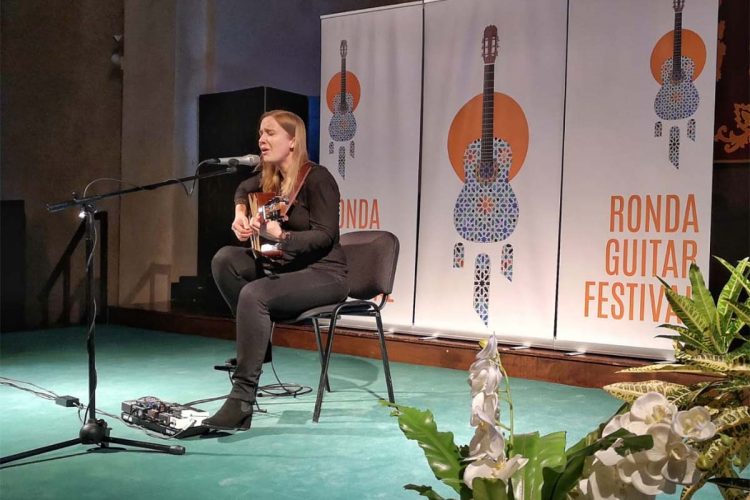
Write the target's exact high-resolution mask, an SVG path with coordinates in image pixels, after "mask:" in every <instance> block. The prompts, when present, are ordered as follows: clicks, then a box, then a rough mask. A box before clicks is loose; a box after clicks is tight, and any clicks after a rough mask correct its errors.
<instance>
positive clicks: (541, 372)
mask: <svg viewBox="0 0 750 500" xmlns="http://www.w3.org/2000/svg"><path fill="white" fill-rule="evenodd" d="M163 309H164V310H153V309H143V308H125V307H112V308H110V321H111V322H112V323H115V324H120V325H126V326H132V327H137V328H145V329H150V330H161V331H167V332H175V333H185V334H190V335H201V336H204V337H212V338H219V339H225V340H234V338H235V333H234V321H233V320H232V319H231V318H222V317H212V316H200V315H193V314H187V313H176V312H171V311H169V310H168V307H165V308H163ZM325 340H326V336H325V335H324V341H325ZM386 342H387V346H388V357H389V359H390V361H395V362H403V363H412V364H417V365H427V366H437V367H440V368H452V369H456V370H467V369H468V368H469V366H470V365H471V363H472V362H473V361H474V358H475V356H476V353H477V352H478V351H479V347H478V345H477V343H476V342H471V341H459V340H443V339H425V338H419V337H414V336H411V335H400V334H389V335H388V336H387V340H386ZM273 344H274V345H276V346H282V347H290V348H294V349H307V350H315V349H317V347H316V345H315V336H314V335H313V330H312V327H308V326H277V327H276V329H275V331H274V336H273ZM333 347H334V349H333V350H334V352H335V353H341V354H350V355H352V356H362V357H366V358H375V359H379V358H380V346H379V342H378V340H377V335H376V333H375V332H374V331H364V330H349V329H341V330H338V329H337V333H336V338H335V341H334V346H333ZM500 350H501V354H502V359H503V365H504V366H505V369H506V370H507V372H508V375H509V376H511V377H521V378H526V379H532V380H541V381H544V382H553V383H558V384H565V385H573V386H578V387H602V386H605V385H607V384H611V383H614V382H624V381H638V380H650V379H655V378H657V379H659V380H666V381H669V382H675V383H680V384H690V383H694V382H697V381H699V380H705V378H699V377H696V376H693V375H689V374H658V376H657V374H626V373H617V371H618V370H623V369H625V368H630V367H633V366H642V365H645V364H648V362H647V361H644V360H642V359H633V358H625V357H616V356H604V355H596V354H584V355H578V356H566V355H565V353H563V352H558V351H553V350H548V349H533V348H529V349H523V350H513V349H510V348H507V347H502V346H501V347H500ZM335 365H336V361H335V359H334V360H333V361H332V364H331V369H332V370H335Z"/></svg>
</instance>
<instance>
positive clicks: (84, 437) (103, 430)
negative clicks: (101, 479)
mask: <svg viewBox="0 0 750 500" xmlns="http://www.w3.org/2000/svg"><path fill="white" fill-rule="evenodd" d="M215 162H216V160H206V161H205V162H202V163H215ZM198 168H200V164H199V165H198ZM235 172H237V163H233V164H232V162H231V161H230V166H229V167H227V168H225V169H223V170H218V171H215V172H208V173H205V174H202V175H193V176H190V177H182V178H180V179H168V180H165V181H162V182H157V183H154V184H148V185H146V186H137V187H133V188H130V189H124V190H121V191H113V192H110V193H105V194H99V195H95V196H89V197H88V198H78V197H77V195H76V194H75V193H73V199H72V200H68V201H63V202H60V203H52V204H47V210H48V211H49V212H50V213H52V212H60V211H62V210H65V209H67V208H70V207H74V206H80V207H81V213H82V215H83V219H84V220H85V224H86V233H85V234H86V288H85V292H86V293H85V295H86V317H87V318H88V324H89V332H88V336H87V339H86V349H87V351H88V361H89V369H88V376H89V404H88V409H87V415H88V418H87V419H86V422H85V423H84V424H83V427H81V430H80V432H79V433H78V437H77V438H75V439H70V440H67V441H61V442H59V443H55V444H51V445H48V446H43V447H41V448H36V449H33V450H29V451H24V452H22V453H17V454H15V455H9V456H7V457H2V458H0V464H5V463H8V462H13V461H15V460H21V459H23V458H28V457H33V456H35V455H40V454H42V453H47V452H49V451H54V450H59V449H61V448H67V447H68V446H74V445H76V444H94V445H97V446H98V447H99V448H93V449H91V450H90V451H99V450H102V449H110V447H109V444H110V443H115V444H121V445H126V446H134V447H138V448H146V449H149V450H154V451H159V452H163V453H169V454H171V455H184V454H185V447H184V446H178V445H174V446H169V445H163V444H156V443H147V442H145V441H134V440H132V439H123V438H117V437H112V436H110V435H109V432H110V430H111V429H110V428H109V427H108V426H107V423H106V422H105V421H104V420H103V419H99V420H97V418H96V345H95V337H96V301H95V299H94V294H93V290H94V271H93V261H94V242H95V240H96V229H95V228H94V214H95V213H96V207H95V205H94V203H95V202H96V201H99V200H102V199H105V198H111V197H113V196H122V195H124V194H129V193H133V192H136V191H150V190H154V189H158V188H160V187H163V186H168V185H170V184H177V183H183V182H187V181H192V180H200V179H206V178H209V177H216V176H219V175H225V174H232V173H235Z"/></svg>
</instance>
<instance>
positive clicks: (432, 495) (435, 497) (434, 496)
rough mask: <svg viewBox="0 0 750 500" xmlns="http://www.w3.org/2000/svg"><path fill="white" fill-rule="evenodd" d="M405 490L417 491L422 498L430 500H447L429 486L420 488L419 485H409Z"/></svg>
mask: <svg viewBox="0 0 750 500" xmlns="http://www.w3.org/2000/svg"><path fill="white" fill-rule="evenodd" d="M404 489H405V490H412V491H416V492H417V493H419V494H420V495H421V496H423V497H427V498H429V499H430V500H445V498H443V497H442V496H440V494H439V493H438V492H437V491H435V490H433V489H432V488H430V487H429V486H420V485H418V484H407V485H406V486H404Z"/></svg>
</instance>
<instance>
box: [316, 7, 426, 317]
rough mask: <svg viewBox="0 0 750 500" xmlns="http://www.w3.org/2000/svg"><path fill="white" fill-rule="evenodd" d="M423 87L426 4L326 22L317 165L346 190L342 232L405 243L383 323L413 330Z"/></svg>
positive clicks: (327, 18) (350, 14)
mask: <svg viewBox="0 0 750 500" xmlns="http://www.w3.org/2000/svg"><path fill="white" fill-rule="evenodd" d="M421 80H422V4H421V2H419V3H415V4H402V5H398V6H393V7H387V8H382V9H372V10H365V11H356V12H347V13H343V14H336V15H332V16H324V17H322V18H321V94H322V95H321V104H320V161H321V163H322V164H323V165H326V166H327V167H328V168H329V170H330V171H331V173H332V174H333V175H334V177H335V178H336V180H337V181H338V184H339V188H340V190H341V197H342V199H341V206H340V220H339V226H340V228H341V232H342V233H345V232H347V231H359V230H367V229H383V230H388V231H391V232H393V233H394V234H396V236H398V238H399V241H400V254H399V260H398V268H397V274H396V281H395V284H394V290H393V294H392V296H391V299H390V300H389V304H388V305H387V307H386V311H385V312H384V314H383V319H384V322H385V323H386V325H396V326H406V327H409V326H411V324H412V313H413V304H414V302H413V297H414V268H415V265H416V264H415V261H416V234H417V199H418V176H419V120H420V99H421ZM348 321H349V322H353V323H357V321H356V320H353V319H352V320H348ZM371 323H372V321H368V322H367V325H368V326H371Z"/></svg>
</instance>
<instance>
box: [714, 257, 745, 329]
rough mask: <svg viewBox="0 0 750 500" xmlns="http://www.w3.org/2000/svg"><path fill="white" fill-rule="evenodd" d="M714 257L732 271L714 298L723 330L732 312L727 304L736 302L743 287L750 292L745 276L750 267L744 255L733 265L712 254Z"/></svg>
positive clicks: (727, 326) (729, 320)
mask: <svg viewBox="0 0 750 500" xmlns="http://www.w3.org/2000/svg"><path fill="white" fill-rule="evenodd" d="M714 258H715V259H716V260H718V261H719V262H720V263H721V264H722V265H723V266H724V267H726V268H727V269H728V270H729V272H731V273H732V275H731V276H730V277H729V280H727V282H726V283H725V284H724V287H723V288H722V290H721V293H719V298H718V299H717V300H716V310H717V313H718V315H719V322H720V323H721V325H722V328H723V329H724V330H728V329H729V323H730V322H731V320H732V313H733V311H732V310H731V309H730V308H729V304H737V299H738V298H739V296H740V292H741V291H742V289H743V288H744V289H745V291H746V293H747V294H750V280H748V279H747V276H746V275H747V271H748V269H750V265H749V263H750V262H749V259H748V258H747V257H746V258H744V259H742V260H741V261H739V262H738V263H737V266H736V267H735V266H733V265H731V264H730V263H729V262H727V261H725V260H724V259H722V258H721V257H716V256H714Z"/></svg>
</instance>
